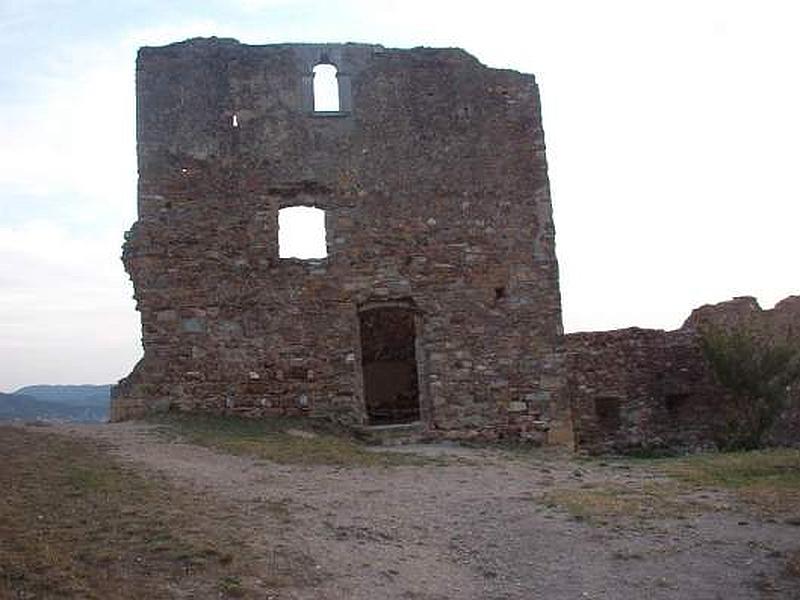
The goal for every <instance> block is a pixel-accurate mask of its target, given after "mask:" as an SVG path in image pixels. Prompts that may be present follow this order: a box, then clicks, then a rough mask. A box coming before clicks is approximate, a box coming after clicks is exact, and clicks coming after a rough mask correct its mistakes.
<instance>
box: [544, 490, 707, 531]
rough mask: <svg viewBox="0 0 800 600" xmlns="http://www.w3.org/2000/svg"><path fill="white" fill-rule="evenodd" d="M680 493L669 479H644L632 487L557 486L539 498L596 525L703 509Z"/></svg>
mask: <svg viewBox="0 0 800 600" xmlns="http://www.w3.org/2000/svg"><path fill="white" fill-rule="evenodd" d="M682 492H683V490H682V488H681V487H680V486H679V485H678V484H677V483H675V482H672V481H646V482H644V483H643V484H642V485H640V486H635V487H634V486H630V485H623V484H619V483H608V484H598V485H592V486H587V485H584V486H582V487H579V488H575V487H562V488H556V489H553V490H549V491H547V492H545V493H544V494H542V495H541V496H540V497H539V501H540V502H541V503H543V504H545V505H546V506H549V507H551V508H561V509H564V510H566V511H567V512H569V513H570V515H572V516H573V517H574V518H576V519H578V520H585V521H588V522H590V523H593V524H597V525H607V524H611V523H618V522H619V521H620V520H631V519H632V520H635V521H645V520H648V519H656V518H684V517H687V516H689V515H691V514H696V513H697V512H699V511H702V510H704V506H703V504H702V503H698V502H696V501H694V500H692V499H689V498H686V497H684V496H683V494H682Z"/></svg>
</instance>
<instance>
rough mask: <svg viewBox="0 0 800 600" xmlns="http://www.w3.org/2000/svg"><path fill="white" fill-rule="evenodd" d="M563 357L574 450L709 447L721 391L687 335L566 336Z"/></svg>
mask: <svg viewBox="0 0 800 600" xmlns="http://www.w3.org/2000/svg"><path fill="white" fill-rule="evenodd" d="M565 352H566V359H567V373H568V376H567V381H568V384H567V388H568V394H569V398H570V402H571V405H572V410H573V417H574V420H575V442H576V445H577V446H578V447H579V448H581V449H584V450H588V451H590V452H594V453H600V452H628V451H634V450H658V449H671V450H675V449H687V450H691V449H700V448H704V447H709V446H713V445H714V444H715V440H716V439H717V437H718V435H719V434H720V433H721V431H720V430H719V429H718V427H717V426H718V425H719V424H720V423H721V418H720V411H722V410H724V408H725V407H726V406H727V405H728V402H727V400H728V399H729V398H728V393H727V392H726V391H725V390H724V389H722V388H720V387H719V386H718V385H717V384H716V383H715V381H714V378H713V374H712V373H711V372H710V371H709V369H708V367H707V365H706V363H705V360H704V357H703V353H702V349H701V347H700V344H699V339H698V338H697V336H695V335H694V334H693V333H692V332H687V331H680V330H679V331H669V332H667V331H662V330H652V329H638V328H631V329H622V330H618V331H608V332H594V333H576V334H569V335H567V336H565Z"/></svg>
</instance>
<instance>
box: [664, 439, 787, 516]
mask: <svg viewBox="0 0 800 600" xmlns="http://www.w3.org/2000/svg"><path fill="white" fill-rule="evenodd" d="M655 464H657V465H658V466H659V467H660V468H661V469H662V470H663V471H664V472H665V473H667V474H668V475H670V476H671V477H674V478H675V479H677V480H678V481H680V482H682V483H684V484H687V485H690V486H693V487H695V488H724V489H729V490H732V491H734V492H735V493H736V495H737V496H738V497H739V498H740V499H741V500H742V501H743V502H744V503H745V504H747V505H748V506H749V507H751V508H753V509H755V510H756V511H757V512H758V513H760V514H764V515H783V516H787V517H790V518H800V450H791V449H776V450H754V451H749V452H727V453H719V454H699V455H695V456H689V457H685V458H681V459H674V460H664V461H656V462H655Z"/></svg>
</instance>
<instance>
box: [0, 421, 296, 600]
mask: <svg viewBox="0 0 800 600" xmlns="http://www.w3.org/2000/svg"><path fill="white" fill-rule="evenodd" d="M0 456H2V457H3V458H2V463H0V490H2V501H0V598H123V597H124V598H131V599H134V600H136V599H150V598H165V597H179V596H180V597H183V596H185V595H187V594H188V595H190V596H192V597H208V598H211V597H214V598H219V597H222V598H225V597H240V596H246V597H263V593H261V594H260V595H259V593H257V592H256V590H255V588H253V587H252V586H251V585H250V584H248V583H247V582H252V581H253V580H254V575H253V572H254V570H255V569H257V568H258V565H259V560H261V556H260V555H259V554H253V553H252V551H251V550H250V549H249V548H248V546H247V544H245V543H243V540H242V538H241V537H240V533H241V532H242V531H248V528H247V527H246V526H245V524H243V523H241V522H239V521H237V518H236V517H235V516H232V515H235V508H234V507H230V506H225V505H223V504H221V503H220V502H218V501H215V500H214V499H212V498H208V497H200V496H196V495H194V494H187V493H185V491H184V490H181V489H177V488H175V487H172V486H170V485H168V484H167V483H166V482H165V481H163V480H162V479H160V478H158V477H155V476H154V477H148V478H144V477H142V476H141V475H139V474H138V473H137V472H135V471H133V470H132V469H131V468H129V467H127V466H125V465H122V464H121V463H119V462H117V461H115V460H114V459H112V458H111V457H110V456H109V455H108V454H107V453H106V452H105V451H104V450H103V448H102V447H99V446H97V445H96V444H93V443H90V442H86V441H77V440H74V439H69V438H65V437H61V436H57V435H53V434H50V433H44V432H42V431H36V432H31V431H28V430H24V429H21V428H17V427H0ZM262 550H263V549H262ZM287 562H288V561H287ZM307 562H308V560H305V559H304V557H293V558H292V564H293V565H297V567H298V569H299V572H298V573H297V577H296V578H295V579H294V581H295V582H296V581H302V580H303V577H304V574H303V572H302V568H303V567H302V565H304V564H306V563H307ZM292 575H294V573H293V574H292ZM284 579H286V578H285V577H284ZM220 582H226V583H225V585H224V586H223V585H221V584H220ZM233 582H238V584H237V585H235V586H234V585H233ZM262 592H263V590H262Z"/></svg>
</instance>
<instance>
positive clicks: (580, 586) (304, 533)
mask: <svg viewBox="0 0 800 600" xmlns="http://www.w3.org/2000/svg"><path fill="white" fill-rule="evenodd" d="M48 429H49V430H50V431H56V432H61V433H65V434H68V435H74V436H80V437H88V438H92V439H96V440H101V441H104V442H106V443H107V444H108V445H109V447H110V448H111V449H112V452H113V453H114V454H115V455H117V456H118V457H120V458H121V459H123V460H124V461H127V462H130V463H132V464H135V465H136V466H137V468H138V469H141V470H142V471H143V472H145V473H148V472H158V473H161V474H164V475H166V476H167V477H169V479H170V480H172V481H174V482H176V483H177V484H178V485H181V486H184V487H185V489H186V490H187V493H195V494H201V495H204V496H208V497H217V498H220V499H223V500H226V501H232V502H234V503H235V504H236V505H237V506H239V507H241V511H243V512H244V514H246V515H249V516H250V517H251V518H250V522H251V523H252V527H251V528H250V530H249V531H246V532H242V535H243V537H244V539H245V540H247V539H250V540H252V541H253V542H255V541H263V537H264V536H271V537H272V544H271V546H272V547H273V548H274V549H275V560H274V561H272V562H271V563H270V564H271V565H272V567H271V568H273V569H274V570H275V571H276V573H277V574H280V571H281V570H285V571H287V572H289V571H291V570H292V568H293V566H294V565H291V564H285V561H286V560H291V559H286V558H285V557H287V556H300V555H304V556H308V557H311V559H312V563H311V565H312V566H307V567H304V568H310V569H314V571H315V575H316V576H315V577H310V578H309V580H314V581H315V583H314V584H313V585H306V586H298V587H289V588H284V589H282V590H280V591H279V592H272V593H271V595H268V596H267V597H271V598H276V599H277V598H280V599H284V598H292V599H298V600H300V599H348V600H350V599H352V600H361V599H364V600H367V599H369V600H375V599H384V598H386V599H394V598H398V599H408V600H434V599H446V598H459V599H469V598H475V599H482V600H483V599H487V600H488V599H496V600H499V599H512V600H513V599H523V598H524V599H532V598H543V599H549V600H561V599H565V600H566V599H576V598H578V599H583V598H591V599H634V598H635V599H639V598H648V599H655V600H660V599H687V598H691V599H698V600H701V599H709V600H716V599H723V598H724V599H725V600H738V599H741V600H749V599H752V598H760V597H763V598H775V599H792V598H793V599H797V598H800V580H798V579H796V578H795V579H791V578H788V577H785V576H784V574H783V572H782V570H783V568H784V564H785V555H786V553H787V552H790V551H792V550H796V549H798V548H800V527H797V526H792V525H791V524H788V523H784V522H780V521H777V520H776V521H770V520H764V519H759V518H757V517H754V516H753V515H747V514H745V513H744V512H740V511H739V510H738V509H737V508H736V507H735V503H734V501H733V500H732V499H731V498H729V497H727V496H726V495H725V494H724V493H716V492H715V493H707V494H702V495H701V497H700V498H699V499H698V498H695V499H691V500H692V501H698V500H699V501H700V502H705V503H706V504H707V506H708V510H707V511H699V513H698V514H691V515H690V516H688V517H687V516H684V517H683V518H674V519H672V518H651V519H647V520H644V521H642V520H637V519H630V520H627V519H622V520H620V521H619V522H615V523H613V524H608V525H597V524H591V523H587V522H584V521H579V520H576V519H575V518H573V517H571V516H570V515H569V514H567V513H566V512H564V511H562V510H558V509H555V508H548V507H546V506H544V505H543V504H542V503H541V502H538V501H536V498H537V497H539V496H540V495H541V494H542V493H543V492H545V491H547V490H548V489H556V488H567V487H570V486H571V487H575V488H579V487H581V486H587V485H592V484H593V483H598V482H609V481H613V482H619V483H621V484H625V485H641V484H643V483H644V482H646V481H648V480H651V479H653V478H656V477H657V475H654V474H652V473H649V472H648V471H647V470H646V469H645V468H641V469H639V468H630V467H627V468H622V467H620V465H615V464H613V463H609V464H604V463H599V462H589V463H586V462H577V461H575V460H574V459H572V458H571V457H568V456H565V455H560V454H557V453H552V452H544V451H543V452H542V453H541V454H540V455H536V456H533V457H525V458H524V459H519V458H514V457H510V456H509V455H508V454H506V453H502V452H499V451H494V450H484V449H476V450H473V449H464V448H458V447H448V446H425V447H410V448H409V447H405V448H403V451H414V452H420V453H426V454H431V455H443V456H445V457H447V460H446V461H445V463H444V464H433V465H426V466H408V467H391V468H374V469H360V468H332V467H322V466H320V467H296V466H284V465H276V464H273V463H269V462H266V461H263V460H254V459H250V458H244V457H237V456H229V455H224V454H219V453H216V452H214V451H211V450H209V449H206V448H203V447H198V446H194V445H189V444H184V443H175V442H170V441H167V440H166V439H164V438H163V437H161V436H158V435H156V434H155V433H154V431H153V429H152V428H151V427H150V426H147V425H142V424H135V423H121V424H113V425H103V426H84V425H81V426H76V425H72V426H71V425H59V426H56V427H53V428H48ZM721 507H722V508H724V509H720V508H721ZM220 518H225V515H220ZM254 545H257V544H255V543H254ZM782 557H784V558H783V559H782ZM276 573H272V574H270V573H265V578H266V577H267V576H269V575H275V574H276Z"/></svg>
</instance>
